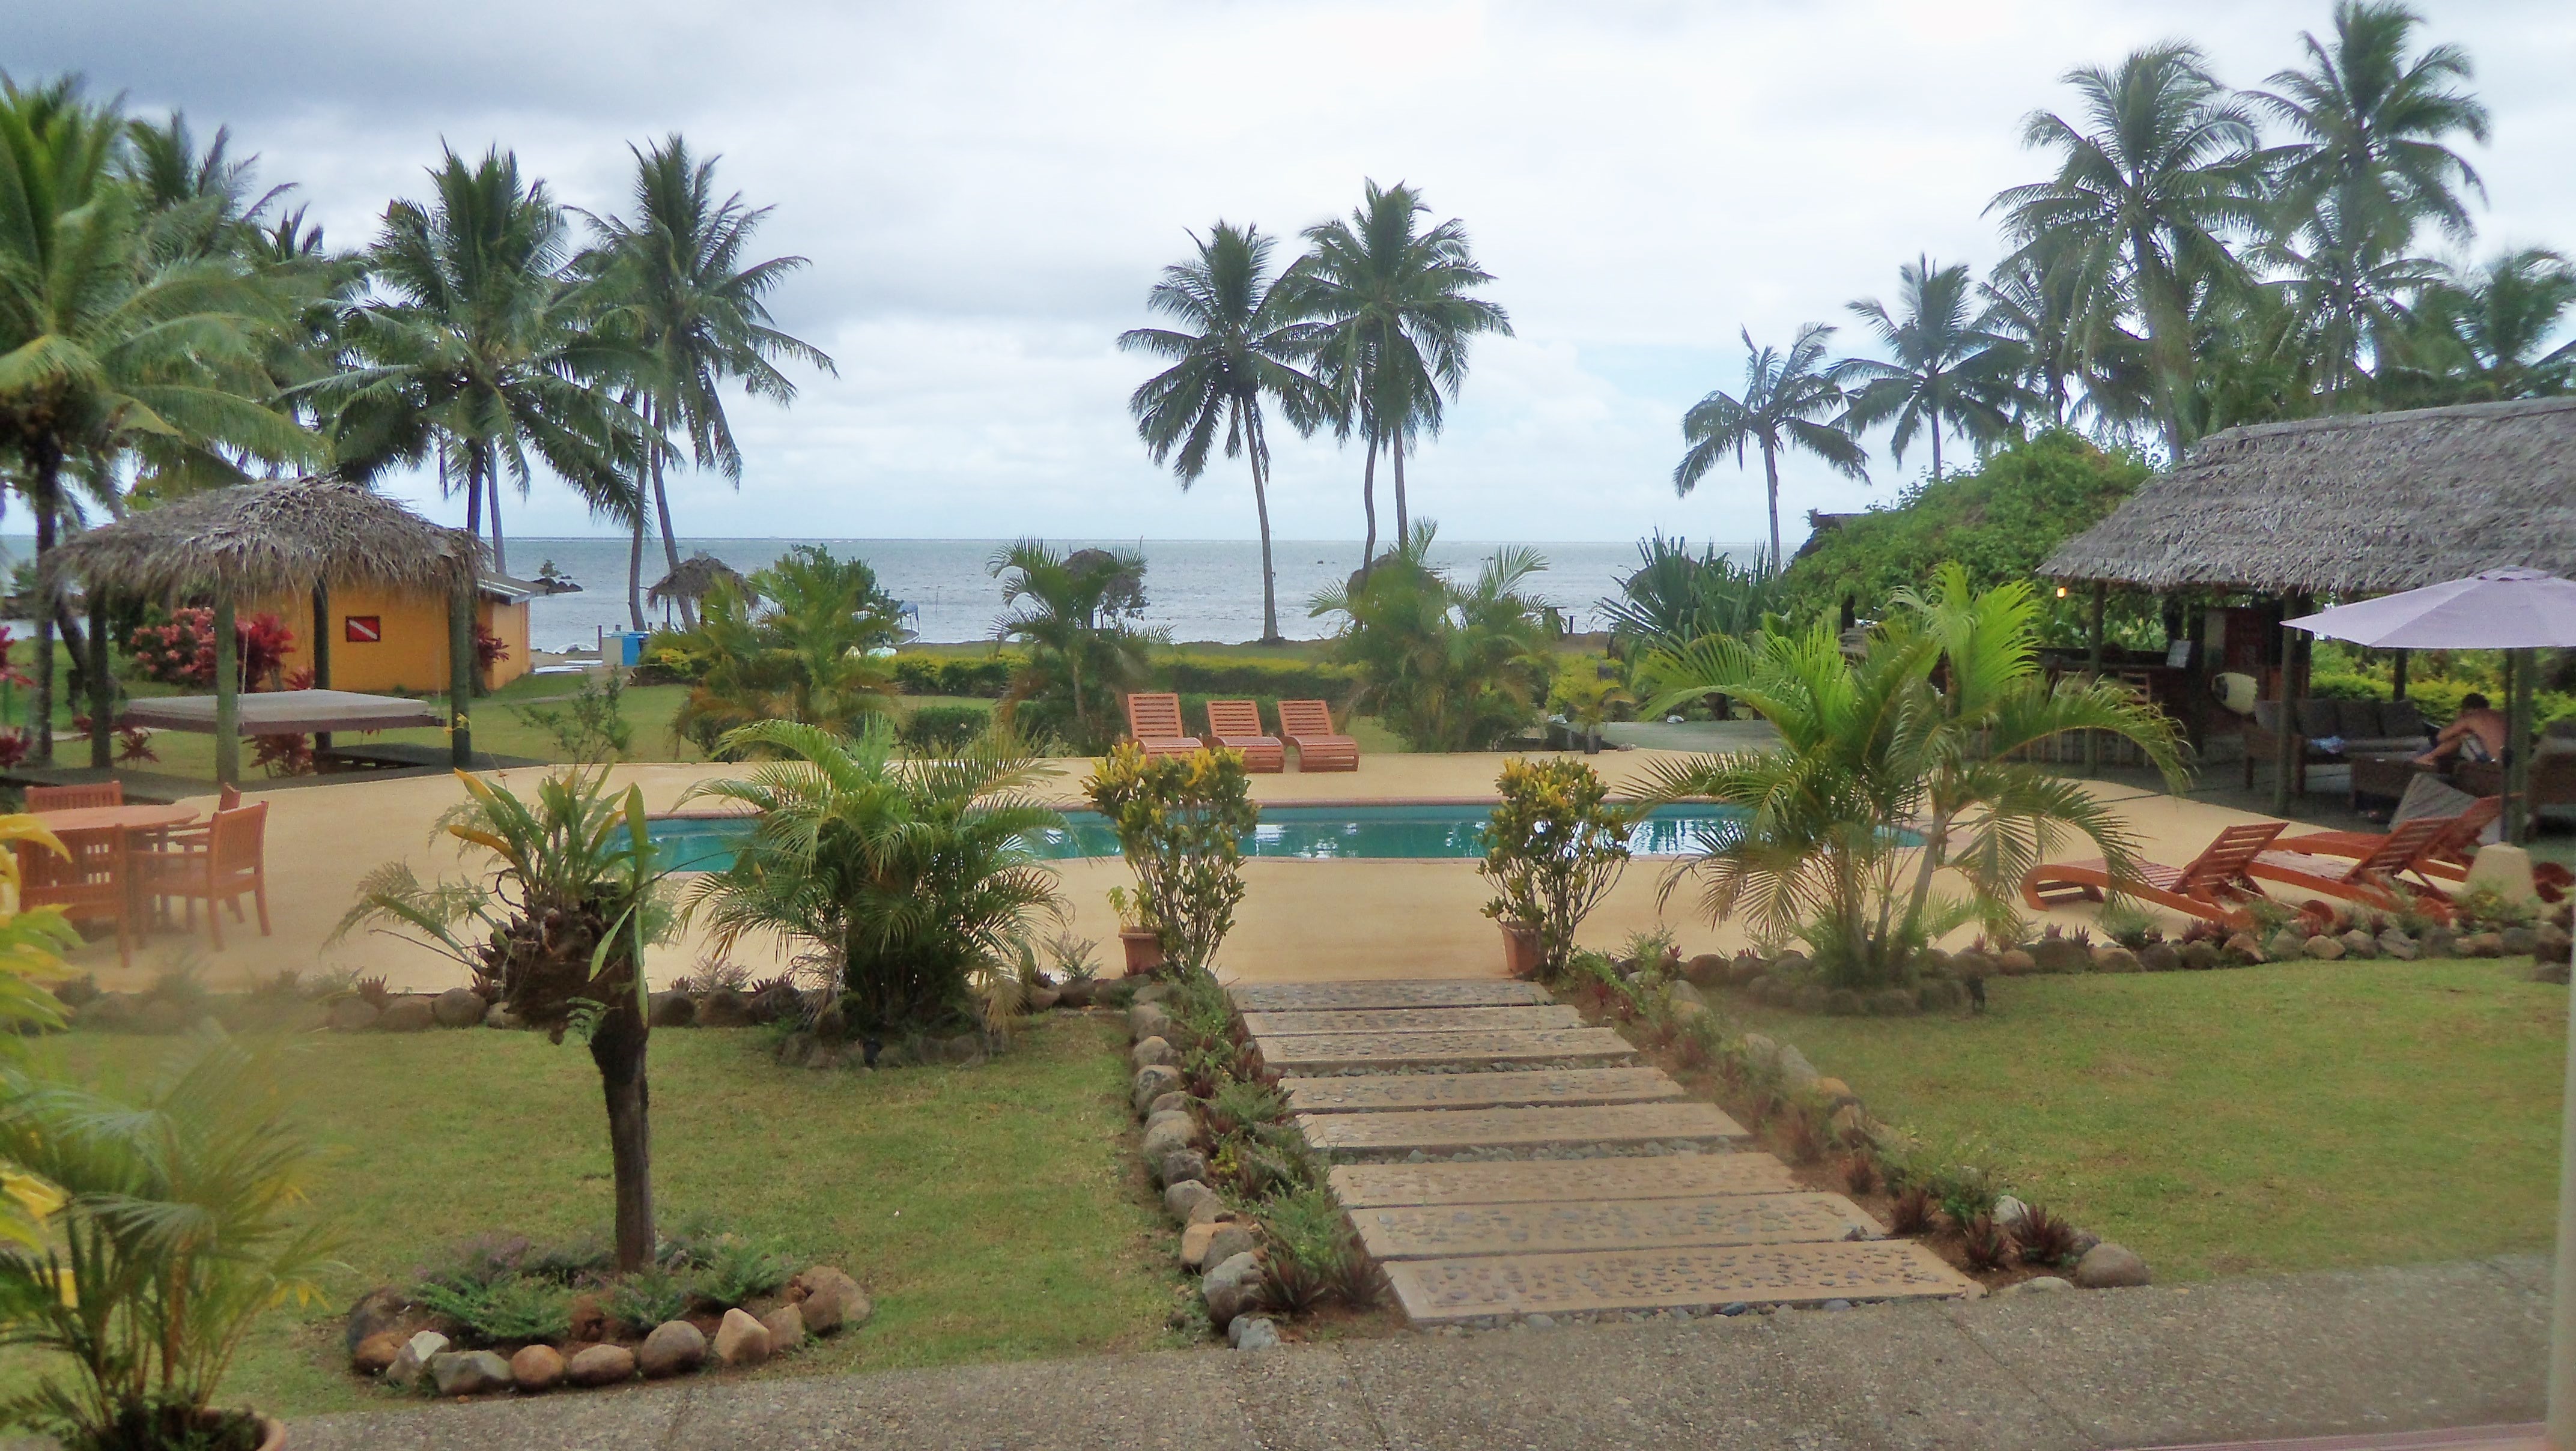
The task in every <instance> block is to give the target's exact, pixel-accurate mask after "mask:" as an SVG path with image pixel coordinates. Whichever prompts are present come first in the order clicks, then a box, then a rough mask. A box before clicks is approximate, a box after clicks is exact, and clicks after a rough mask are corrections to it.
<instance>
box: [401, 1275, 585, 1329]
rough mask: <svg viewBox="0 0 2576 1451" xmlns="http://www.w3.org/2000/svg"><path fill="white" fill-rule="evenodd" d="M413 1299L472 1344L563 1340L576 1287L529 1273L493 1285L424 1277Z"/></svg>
mask: <svg viewBox="0 0 2576 1451" xmlns="http://www.w3.org/2000/svg"><path fill="white" fill-rule="evenodd" d="M413 1298H415V1299H417V1300H418V1301H419V1302H420V1304H421V1305H422V1307H423V1308H425V1309H427V1310H428V1311H430V1312H431V1313H432V1314H435V1315H439V1316H443V1317H445V1318H446V1319H448V1320H450V1321H453V1322H454V1323H455V1325H456V1327H457V1329H458V1330H459V1332H461V1338H462V1339H463V1340H464V1341H465V1343H467V1344H469V1345H511V1344H518V1343H522V1342H526V1341H531V1340H561V1339H563V1338H564V1336H566V1335H567V1334H569V1333H571V1330H572V1291H571V1290H570V1289H568V1288H566V1287H565V1286H563V1285H561V1284H557V1283H555V1282H554V1281H551V1280H543V1279H537V1278H534V1277H532V1276H528V1275H523V1274H516V1273H513V1274H508V1275H503V1276H501V1277H500V1278H498V1279H495V1280H492V1281H490V1282H488V1283H476V1282H475V1281H474V1280H472V1279H470V1278H463V1279H453V1280H429V1281H424V1282H423V1283H422V1284H421V1286H420V1287H419V1289H417V1290H416V1291H414V1292H413Z"/></svg>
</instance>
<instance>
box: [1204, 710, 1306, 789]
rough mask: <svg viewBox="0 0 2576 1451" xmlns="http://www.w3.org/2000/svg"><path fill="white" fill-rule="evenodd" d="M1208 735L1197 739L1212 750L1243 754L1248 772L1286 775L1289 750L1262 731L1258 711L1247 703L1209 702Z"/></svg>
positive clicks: (1277, 739)
mask: <svg viewBox="0 0 2576 1451" xmlns="http://www.w3.org/2000/svg"><path fill="white" fill-rule="evenodd" d="M1207 720H1208V733H1207V734H1206V735H1204V736H1201V737H1200V738H1199V739H1201V740H1203V741H1206V742H1207V743H1208V744H1209V745H1210V746H1212V747H1222V748H1224V749H1226V750H1229V751H1240V752H1242V753H1243V769H1245V770H1247V771H1260V772H1264V773H1267V772H1271V771H1285V770H1287V769H1288V748H1287V747H1286V746H1283V745H1281V744H1280V743H1279V738H1278V737H1277V736H1274V735H1271V734H1270V733H1268V732H1267V731H1264V730H1263V729H1262V728H1261V707H1260V706H1258V705H1255V704H1253V703H1252V702H1251V701H1248V700H1211V701H1209V702H1208V703H1207Z"/></svg>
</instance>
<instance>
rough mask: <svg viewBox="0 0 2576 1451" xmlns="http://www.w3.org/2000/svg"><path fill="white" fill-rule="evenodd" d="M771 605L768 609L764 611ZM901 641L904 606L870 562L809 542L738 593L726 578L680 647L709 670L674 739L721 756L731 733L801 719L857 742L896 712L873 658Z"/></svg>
mask: <svg viewBox="0 0 2576 1451" xmlns="http://www.w3.org/2000/svg"><path fill="white" fill-rule="evenodd" d="M762 604H766V605H767V606H768V608H767V609H766V610H765V611H763V610H760V609H759V608H758V607H759V606H760V605H762ZM900 637H901V631H900V629H899V628H898V627H897V625H896V623H895V602H894V601H893V600H892V599H891V598H889V597H888V596H887V595H886V593H885V591H883V590H881V589H879V588H878V587H877V576H876V571H875V570H872V569H870V568H868V566H867V564H866V562H865V561H863V560H857V559H834V558H833V557H832V556H831V555H830V554H829V553H828V552H826V551H825V550H824V549H823V548H822V547H821V546H820V545H814V544H800V545H796V546H794V547H792V548H790V549H789V550H788V551H787V552H786V553H785V554H783V555H780V556H779V558H778V559H777V561H776V562H775V563H773V564H771V565H770V566H769V567H768V568H766V569H761V570H755V571H754V572H753V573H752V575H751V577H750V578H749V579H748V580H745V581H743V582H742V585H741V586H740V587H737V586H736V585H735V584H734V583H733V582H732V581H730V580H719V581H718V582H717V584H716V587H715V589H714V590H713V591H712V592H710V593H709V594H708V596H707V608H706V613H705V614H704V615H703V616H701V617H700V619H699V621H698V623H697V624H696V625H695V626H693V627H691V631H690V634H689V635H688V636H687V637H684V639H683V642H682V646H681V648H682V649H684V650H686V651H688V652H689V653H690V654H692V655H695V656H697V657H699V658H701V659H703V660H705V661H706V662H707V668H706V673H705V675H704V676H703V677H702V678H701V679H700V680H699V681H698V683H697V684H696V685H695V686H694V687H693V688H691V690H690V691H689V695H688V698H687V699H686V700H685V701H683V702H681V705H680V711H679V714H678V716H677V717H675V718H674V719H673V721H672V724H671V729H672V733H673V734H674V735H677V736H681V737H683V738H685V739H688V740H692V741H695V742H696V743H697V745H698V748H699V749H700V750H702V751H705V752H707V753H708V754H710V755H713V754H714V753H715V751H716V749H717V742H718V739H719V738H720V737H722V736H723V735H724V734H725V733H726V732H727V731H730V730H734V729H736V728H739V727H741V726H744V725H748V724H750V723H751V722H753V721H760V720H792V721H801V722H803V723H805V724H807V725H818V726H823V727H825V728H827V729H829V730H833V731H836V732H839V733H840V734H842V735H848V734H850V733H852V732H853V731H855V730H857V729H858V727H859V725H860V724H861V722H862V721H863V720H864V719H865V718H866V717H868V716H871V715H884V714H887V713H890V712H891V711H893V709H894V696H895V687H894V673H893V670H892V669H891V668H890V667H889V666H888V665H887V664H886V662H885V660H884V659H883V658H882V657H880V656H875V655H871V654H870V653H869V652H870V651H872V650H875V649H878V648H880V647H883V646H888V645H892V644H893V643H894V642H895V641H896V640H897V639H899V638H900Z"/></svg>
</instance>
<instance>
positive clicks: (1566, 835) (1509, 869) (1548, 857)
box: [1476, 756, 1637, 978]
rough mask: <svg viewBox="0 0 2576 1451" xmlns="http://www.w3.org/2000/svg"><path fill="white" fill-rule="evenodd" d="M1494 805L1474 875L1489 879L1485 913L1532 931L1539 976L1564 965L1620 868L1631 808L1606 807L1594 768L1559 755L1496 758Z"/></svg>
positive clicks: (1615, 881)
mask: <svg viewBox="0 0 2576 1451" xmlns="http://www.w3.org/2000/svg"><path fill="white" fill-rule="evenodd" d="M1495 784H1496V787H1497V789H1498V790H1499V791H1500V792H1501V795H1502V804H1500V805H1498V806H1496V807H1495V808H1494V814H1493V818H1492V819H1491V820H1490V821H1489V822H1488V823H1487V824H1486V827H1485V859H1484V860H1483V861H1481V862H1478V863H1477V864H1476V873H1477V875H1479V876H1481V877H1483V878H1485V879H1486V880H1487V881H1489V882H1492V883H1493V884H1494V899H1493V900H1492V901H1490V902H1487V903H1486V904H1485V915H1486V916H1488V917H1492V918H1494V919H1496V920H1498V921H1501V922H1506V923H1510V922H1523V923H1527V924H1529V925H1530V926H1531V927H1534V928H1536V929H1537V931H1538V938H1539V955H1540V959H1541V961H1542V963H1543V964H1544V971H1545V972H1546V974H1547V976H1549V977H1550V978H1553V977H1555V976H1557V975H1558V974H1559V973H1561V972H1563V971H1564V969H1565V965H1566V961H1567V959H1568V958H1569V957H1570V956H1571V955H1572V954H1573V952H1574V932H1575V929H1576V928H1578V927H1580V926H1582V925H1583V919H1584V918H1585V917H1586V916H1589V915H1590V914H1591V911H1592V909H1593V908H1594V907H1596V906H1598V905H1600V902H1601V899H1602V898H1603V897H1605V896H1607V895H1609V892H1610V889H1611V888H1612V887H1614V886H1616V885H1617V884H1618V881H1619V876H1620V874H1621V873H1622V872H1624V871H1626V870H1627V867H1628V829H1629V827H1630V826H1632V825H1634V824H1635V822H1636V815H1637V814H1636V812H1635V811H1633V810H1630V809H1628V808H1624V807H1619V806H1613V805H1611V804H1610V800H1609V795H1610V793H1609V788H1608V787H1606V786H1604V785H1603V784H1602V782H1601V777H1600V775H1599V773H1597V772H1595V771H1594V770H1593V769H1592V768H1591V767H1590V766H1588V765H1585V764H1584V763H1583V762H1581V761H1577V760H1569V759H1567V758H1565V757H1563V756H1548V757H1540V758H1538V759H1536V760H1527V759H1522V758H1518V757H1515V758H1514V759H1512V760H1509V761H1505V762H1504V763H1503V773H1502V776H1501V779H1500V780H1498V781H1497V782H1496V783H1495Z"/></svg>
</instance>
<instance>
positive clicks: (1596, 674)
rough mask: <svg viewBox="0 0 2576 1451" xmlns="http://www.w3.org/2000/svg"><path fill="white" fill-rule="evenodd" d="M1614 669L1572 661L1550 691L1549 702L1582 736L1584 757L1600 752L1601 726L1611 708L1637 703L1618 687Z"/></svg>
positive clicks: (1624, 690)
mask: <svg viewBox="0 0 2576 1451" xmlns="http://www.w3.org/2000/svg"><path fill="white" fill-rule="evenodd" d="M1617 669H1618V667H1616V666H1614V665H1610V664H1608V663H1606V662H1605V663H1601V664H1595V663H1594V662H1592V661H1589V660H1576V661H1572V662H1570V663H1569V664H1567V666H1566V667H1565V671H1564V673H1563V674H1561V675H1559V676H1557V677H1556V685H1555V688H1554V689H1553V690H1551V691H1550V692H1549V696H1548V700H1549V703H1550V704H1552V705H1554V706H1555V707H1556V708H1557V709H1558V710H1559V711H1560V712H1562V713H1563V714H1564V716H1565V721H1566V724H1567V725H1569V726H1571V727H1573V728H1574V729H1575V731H1576V732H1577V733H1579V734H1580V735H1581V736H1582V738H1583V754H1585V755H1587V756H1597V755H1599V754H1600V753H1601V727H1603V726H1604V725H1607V724H1608V723H1609V721H1610V711H1611V707H1613V706H1620V705H1634V704H1636V703H1637V698H1636V697H1635V696H1633V695H1630V694H1629V693H1628V692H1627V690H1626V689H1625V688H1624V687H1622V686H1621V685H1620V684H1619V681H1618V680H1617V678H1616V671H1617ZM1605 672H1607V673H1605Z"/></svg>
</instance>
